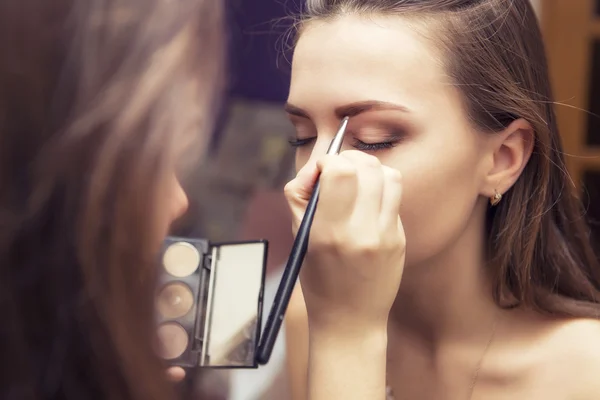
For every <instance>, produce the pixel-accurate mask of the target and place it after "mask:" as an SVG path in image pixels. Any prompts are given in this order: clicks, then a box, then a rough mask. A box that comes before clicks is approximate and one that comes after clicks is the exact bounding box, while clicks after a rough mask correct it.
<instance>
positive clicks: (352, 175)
mask: <svg viewBox="0 0 600 400" xmlns="http://www.w3.org/2000/svg"><path fill="white" fill-rule="evenodd" d="M317 167H318V168H319V169H320V170H321V176H320V178H319V181H320V184H319V185H320V193H319V205H318V206H317V212H316V216H315V219H317V218H318V220H319V221H321V222H340V221H347V220H348V219H349V218H350V216H351V215H352V211H353V209H354V204H355V202H356V193H357V190H358V179H357V173H356V167H355V166H354V165H353V164H352V162H350V160H348V159H347V158H344V157H339V156H337V155H325V156H323V157H322V158H320V159H319V160H318V161H317Z"/></svg>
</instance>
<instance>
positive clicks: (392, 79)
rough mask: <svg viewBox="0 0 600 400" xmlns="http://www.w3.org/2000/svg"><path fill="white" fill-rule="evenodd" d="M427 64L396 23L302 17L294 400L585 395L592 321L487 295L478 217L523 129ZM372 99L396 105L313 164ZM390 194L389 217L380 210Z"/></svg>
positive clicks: (296, 100)
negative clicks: (479, 115)
mask: <svg viewBox="0 0 600 400" xmlns="http://www.w3.org/2000/svg"><path fill="white" fill-rule="evenodd" d="M440 60H443V55H442V54H441V53H440V52H439V51H438V50H437V49H436V48H435V47H434V46H433V45H432V42H431V41H427V40H426V39H424V37H423V36H422V35H420V34H419V33H418V32H417V31H415V30H414V29H413V28H412V27H411V25H410V24H409V23H408V22H406V21H404V20H402V19H401V18H398V17H389V18H386V17H378V16H373V15H371V16H369V18H368V19H367V18H361V17H360V16H356V15H344V16H340V17H338V18H335V19H332V20H327V21H312V22H310V23H309V24H308V25H306V26H305V27H304V30H303V32H302V34H301V36H300V39H299V42H298V44H297V47H296V49H295V54H294V59H293V65H292V80H291V87H290V94H289V98H288V107H287V110H288V113H289V116H290V120H291V121H292V123H293V124H294V125H295V127H296V130H297V139H298V140H299V142H298V144H300V145H301V146H299V147H298V148H297V154H296V165H297V168H298V169H299V173H298V176H297V177H296V179H294V180H293V181H292V182H290V184H288V186H287V187H286V196H287V199H288V202H289V203H290V207H291V210H292V213H293V217H294V227H297V226H298V224H299V221H300V220H301V218H302V214H303V210H304V208H303V207H305V206H306V201H307V199H308V197H309V196H310V190H311V185H312V182H313V181H314V179H315V177H316V174H317V173H318V172H319V171H320V172H321V178H320V179H321V194H320V199H319V208H318V211H317V215H316V216H315V221H314V224H313V227H312V230H311V242H310V245H309V251H308V255H307V260H306V263H305V266H304V267H303V271H302V275H301V284H302V290H301V289H300V287H298V288H296V291H295V293H294V296H293V298H292V300H291V304H290V307H289V309H288V314H287V321H286V323H287V324H288V325H287V326H288V329H287V330H286V332H287V335H288V337H287V343H288V351H289V353H288V367H289V368H288V370H289V374H290V381H291V387H292V391H293V398H294V399H297V400H300V399H306V398H310V399H311V400H321V399H328V400H330V399H338V398H339V399H342V398H343V399H365V398H373V399H376V398H378V399H382V398H384V390H385V382H386V380H387V381H388V382H389V384H390V386H392V388H393V390H394V396H395V398H396V399H397V400H399V399H416V398H427V399H468V398H472V399H486V400H495V399H515V398H519V399H530V400H531V399H533V400H535V399H540V400H542V399H543V400H552V399H561V400H562V399H590V400H591V399H597V398H599V397H600V384H599V383H598V379H597V376H599V374H600V345H599V342H600V340H598V338H599V337H600V324H599V323H598V321H595V320H594V321H592V320H581V319H579V320H556V319H551V318H545V317H542V316H541V315H538V314H535V313H533V312H529V311H525V310H513V311H505V310H500V309H499V308H498V307H497V306H496V305H495V304H494V302H493V299H492V296H491V285H490V280H489V277H488V276H487V274H486V269H485V254H484V248H485V243H486V237H485V235H484V219H485V213H486V210H487V208H488V207H490V205H489V198H490V197H491V196H493V195H494V194H495V193H496V191H497V192H499V193H505V192H506V191H508V190H509V189H510V187H511V186H512V185H513V184H514V183H515V182H516V180H517V179H518V178H519V175H520V174H521V172H522V171H523V168H524V167H525V165H526V164H527V162H528V160H529V156H530V154H531V151H532V145H533V132H532V129H531V126H530V125H529V124H528V123H527V122H526V121H524V120H517V121H515V122H513V123H512V124H511V125H510V126H509V127H508V128H507V129H506V130H504V131H502V132H499V133H495V134H489V133H483V132H479V131H478V130H477V129H476V128H475V127H473V126H472V125H471V124H470V122H469V120H468V118H467V116H466V113H465V110H464V108H463V105H462V104H463V103H462V102H461V97H460V91H459V89H460V88H458V87H456V86H453V85H452V84H451V82H450V80H449V78H448V77H447V76H446V74H445V71H444V68H443V65H442V63H441V62H440ZM373 101H377V102H386V103H392V104H394V106H392V107H390V106H389V104H386V105H385V106H384V107H379V106H376V107H371V108H368V109H367V110H363V111H364V112H362V113H360V114H359V115H356V116H352V118H351V119H350V124H349V127H348V131H347V134H346V143H345V144H344V147H343V150H344V151H343V152H342V153H341V154H340V156H327V157H324V154H325V152H326V150H327V146H328V144H329V142H330V141H331V139H332V138H333V135H334V134H335V131H336V129H337V127H338V125H339V122H340V119H341V117H343V115H350V114H352V113H355V112H356V111H357V109H356V107H354V109H349V108H348V107H347V106H348V105H352V104H354V105H356V104H357V103H360V102H371V105H372V102H373ZM344 108H345V109H344ZM308 139H310V140H308ZM390 140H391V141H392V142H393V146H391V147H390V146H388V147H387V148H381V146H380V148H379V149H373V148H371V149H367V150H365V146H364V145H363V144H362V143H370V144H372V143H382V142H386V141H388V142H389V141H390ZM361 142H362V143H361ZM357 147H358V148H359V149H361V150H363V151H357V150H356V148H357ZM384 147H385V146H384ZM391 171H396V172H398V174H397V175H394V174H393V173H392V172H391ZM400 175H401V176H402V178H401V179H399V176H400ZM382 177H383V178H382ZM349 181H353V182H354V183H353V184H354V187H352V188H351V189H348V188H347V187H350V186H352V185H349V184H348V182H349ZM373 182H376V183H373ZM377 186H379V187H377ZM390 191H391V192H394V193H396V194H394V195H392V196H391V197H392V198H397V199H398V202H399V204H398V205H399V206H400V209H399V214H393V215H392V214H391V213H390V212H389V211H390V208H389V206H386V207H388V208H385V207H383V204H385V203H386V201H389V199H388V200H385V196H386V194H385V193H389V192H390ZM398 193H401V196H400V195H399V194H398ZM348 199H350V200H348ZM350 203H352V204H351V205H348V204H350ZM398 215H399V216H400V219H398ZM373 221H377V224H374V223H373ZM393 227H395V228H396V229H394V228H393ZM386 238H387V239H386ZM405 243H406V244H405ZM394 245H395V246H397V247H396V248H395V249H394V248H393V246H394ZM359 264H362V265H359ZM398 287H399V289H398V290H397V291H394V288H398ZM392 292H393V293H392ZM309 326H310V329H309ZM488 343H489V346H488ZM349 349H351V350H349ZM332 366H334V368H332ZM478 369H479V372H478V374H477V379H476V385H475V386H474V388H473V391H472V393H471V386H472V382H473V380H474V374H475V371H476V370H478ZM386 375H387V379H386Z"/></svg>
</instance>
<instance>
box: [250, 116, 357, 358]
mask: <svg viewBox="0 0 600 400" xmlns="http://www.w3.org/2000/svg"><path fill="white" fill-rule="evenodd" d="M348 120H349V117H345V118H344V119H342V123H341V124H340V127H339V129H338V131H337V133H336V134H335V136H334V138H333V140H332V141H331V144H330V145H329V149H328V150H327V154H338V153H339V152H340V149H341V147H342V143H343V142H344V134H345V133H346V127H347V126H348ZM319 186H320V185H319V178H317V181H316V182H315V186H314V188H313V192H312V195H311V196H310V200H309V201H308V205H307V206H306V212H305V213H304V217H303V218H302V222H301V223H300V228H298V233H297V234H296V239H295V240H294V245H293V246H292V251H291V252H290V256H289V258H288V260H287V264H286V266H285V269H284V271H283V276H282V277H281V282H280V283H279V287H278V288H277V294H276V295H275V300H274V301H273V306H272V307H271V311H270V313H269V317H268V319H267V324H266V325H265V329H264V331H263V333H262V335H261V337H260V342H259V345H258V349H257V353H256V361H257V362H258V363H259V364H261V365H265V364H266V363H268V362H269V359H270V358H271V353H272V352H273V347H274V346H275V341H276V340H277V335H278V334H279V329H280V328H281V324H282V323H283V317H284V315H285V311H286V309H287V307H288V304H289V303H290V297H291V296H292V291H293V290H294V286H295V285H296V280H297V279H298V274H299V273H300V267H301V266H302V263H303V262H304V256H305V255H306V249H307V247H308V237H309V235H310V227H311V226H312V222H313V218H314V217H315V211H316V209H317V202H318V201H319Z"/></svg>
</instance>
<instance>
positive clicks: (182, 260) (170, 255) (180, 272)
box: [163, 242, 200, 278]
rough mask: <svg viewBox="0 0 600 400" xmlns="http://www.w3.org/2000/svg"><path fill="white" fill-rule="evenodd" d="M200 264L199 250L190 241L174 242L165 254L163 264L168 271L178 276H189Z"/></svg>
mask: <svg viewBox="0 0 600 400" xmlns="http://www.w3.org/2000/svg"><path fill="white" fill-rule="evenodd" d="M199 264H200V254H199V253H198V250H197V249H196V248H195V247H194V246H192V245H191V244H189V243H185V242H177V243H173V244H172V245H171V246H169V248H168V249H167V251H165V254H164V256H163V265H164V267H165V269H166V270H167V272H168V273H169V274H171V275H173V276H175V277H177V278H183V277H186V276H189V275H191V274H193V273H194V271H196V269H197V268H198V265H199Z"/></svg>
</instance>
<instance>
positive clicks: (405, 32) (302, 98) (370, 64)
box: [288, 15, 449, 110]
mask: <svg viewBox="0 0 600 400" xmlns="http://www.w3.org/2000/svg"><path fill="white" fill-rule="evenodd" d="M448 87H449V85H448V84H447V78H446V75H445V74H444V71H443V68H442V66H441V60H440V57H439V54H438V51H436V50H435V49H434V48H433V46H432V45H431V43H430V42H429V40H426V39H425V38H424V37H423V36H422V34H420V33H418V32H417V31H416V30H415V29H414V28H413V27H411V25H410V24H409V23H408V22H406V21H404V20H403V19H402V18H398V17H375V16H372V17H360V16H353V15H347V16H343V17H339V18H336V19H332V20H323V21H312V22H310V23H308V24H307V25H306V26H305V28H304V30H303V32H302V34H301V36H300V38H299V41H298V44H297V46H296V49H295V52H294V58H293V62H292V80H291V87H290V95H289V99H288V100H289V102H290V103H293V104H294V105H297V106H299V107H302V108H304V109H306V110H314V109H319V108H327V107H335V106H337V105H338V103H346V102H348V101H361V100H368V99H376V100H383V101H391V102H398V103H402V104H404V105H406V106H407V107H409V108H414V109H418V108H419V107H424V106H427V105H428V104H427V103H431V102H434V101H435V98H439V97H440V96H445V95H448V93H447V90H449V89H448ZM429 105H430V104H429Z"/></svg>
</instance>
